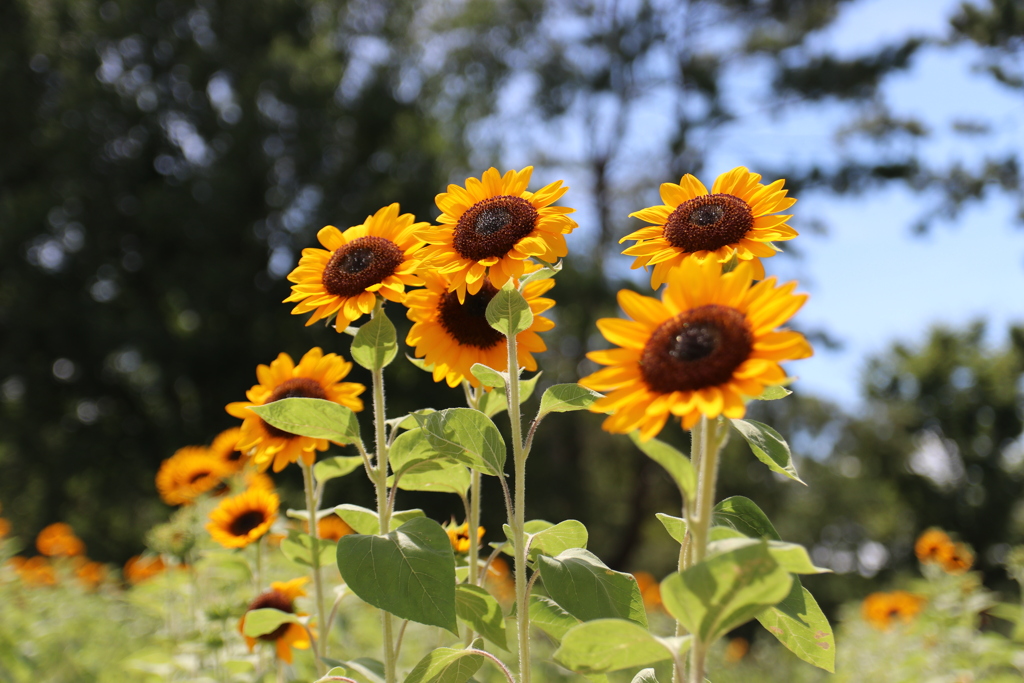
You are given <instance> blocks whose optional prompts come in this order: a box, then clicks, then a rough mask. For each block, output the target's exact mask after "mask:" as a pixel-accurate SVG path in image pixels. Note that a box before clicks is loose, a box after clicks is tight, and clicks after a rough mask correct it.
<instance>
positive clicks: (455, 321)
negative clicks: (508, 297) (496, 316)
mask: <svg viewBox="0 0 1024 683" xmlns="http://www.w3.org/2000/svg"><path fill="white" fill-rule="evenodd" d="M423 280H424V282H425V284H426V288H425V289H419V290H416V291H414V292H409V294H408V295H407V296H406V299H405V305H406V306H408V308H409V311H408V313H407V315H408V317H409V319H410V320H412V321H413V326H412V328H411V329H410V330H409V336H408V337H406V340H405V343H406V344H409V345H410V346H414V347H415V352H414V353H415V355H416V357H417V358H423V360H424V363H425V364H426V366H427V367H428V368H432V370H433V373H434V381H435V382H440V381H441V380H442V379H444V380H445V381H447V382H448V386H450V387H457V386H459V384H460V383H461V382H462V380H463V379H465V380H467V381H468V382H469V383H470V384H472V385H473V386H474V387H477V386H480V382H479V380H477V378H476V377H474V376H473V374H472V373H471V372H470V368H472V367H473V364H474V363H483V364H484V365H487V366H489V367H492V368H494V369H495V370H498V371H502V372H503V371H505V370H506V369H507V368H508V342H507V341H506V339H505V335H503V334H502V333H501V332H498V331H497V330H496V329H494V328H493V327H491V326H490V325H489V324H488V322H487V316H486V313H487V304H489V303H490V302H491V299H493V298H494V295H495V294H497V293H498V290H497V289H496V288H495V287H494V285H492V284H491V283H490V282H483V281H481V283H480V288H479V289H478V290H477V291H476V292H474V293H472V294H469V295H467V296H466V297H465V298H464V299H463V300H461V301H460V299H459V297H458V296H457V295H456V293H455V292H451V291H449V282H450V281H449V280H448V279H447V278H445V277H443V276H441V275H438V274H436V273H424V275H423ZM554 286H555V281H554V280H552V279H550V278H549V279H546V280H535V281H533V282H528V283H526V285H525V286H524V287H523V292H522V293H523V296H524V297H525V298H526V301H527V303H529V304H530V310H531V311H533V315H534V318H533V324H531V325H530V327H529V329H526V330H524V331H522V332H520V333H519V334H518V335H516V352H517V356H518V359H519V365H520V367H524V368H526V369H527V370H528V371H531V372H532V371H534V370H536V369H537V361H536V360H534V358H533V354H535V353H541V352H542V351H546V350H547V346H546V345H545V344H544V340H543V339H541V338H540V335H538V334H537V333H538V332H547V331H548V330H550V329H551V328H553V327H554V326H555V323H553V322H552V321H551V320H549V319H547V318H544V317H542V316H541V315H540V314H541V313H543V312H544V311H546V310H548V309H549V308H551V307H552V306H554V305H555V302H554V301H552V300H551V299H546V298H544V297H543V294H544V293H545V292H547V291H548V290H549V289H551V288H552V287H554Z"/></svg>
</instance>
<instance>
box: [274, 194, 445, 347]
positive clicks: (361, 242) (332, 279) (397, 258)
mask: <svg viewBox="0 0 1024 683" xmlns="http://www.w3.org/2000/svg"><path fill="white" fill-rule="evenodd" d="M398 210H399V209H398V204H391V205H390V206H386V207H384V208H383V209H381V210H380V211H378V212H377V213H375V214H373V215H372V216H367V218H366V222H365V223H363V224H362V225H356V226H354V227H351V228H349V229H348V230H346V231H345V232H342V231H340V230H338V229H337V228H336V227H334V226H333V225H328V226H327V227H326V228H323V229H322V230H321V231H320V232H319V233H317V239H319V240H320V244H322V245H323V246H324V247H326V249H303V250H302V258H301V259H300V260H299V265H298V267H297V268H295V270H293V271H292V272H291V273H290V274H289V275H288V280H290V281H291V282H294V283H295V284H294V285H292V293H291V295H290V296H289V297H288V298H287V299H285V303H288V302H299V303H298V305H297V306H296V307H295V308H294V309H292V313H294V314H296V315H300V314H302V313H308V312H310V311H313V315H311V316H310V317H309V320H307V321H306V325H312V324H313V323H315V322H316V321H317V320H322V319H324V318H330V317H331V316H337V318H336V320H335V323H334V325H335V328H336V329H337V330H338V332H344V331H345V328H346V327H348V326H349V325H350V324H352V321H354V320H356V319H357V318H359V317H360V316H362V315H363V314H364V313H369V312H371V311H372V310H373V307H374V305H375V304H376V302H377V294H380V295H381V296H383V297H384V298H385V299H388V300H390V301H396V302H399V303H401V302H402V299H403V298H404V297H405V286H406V285H412V286H418V285H420V284H422V283H421V282H420V280H419V278H418V277H416V275H415V272H416V271H417V270H418V269H419V267H420V258H419V256H417V255H416V252H417V251H418V250H419V249H420V247H422V246H423V241H422V240H421V239H420V238H419V237H417V236H416V235H417V233H418V232H419V231H420V230H422V229H423V228H425V227H427V226H428V225H429V223H414V222H413V221H415V220H416V219H415V217H414V216H413V215H412V214H411V213H404V214H402V215H399V214H398Z"/></svg>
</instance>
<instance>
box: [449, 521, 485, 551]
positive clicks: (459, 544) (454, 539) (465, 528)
mask: <svg viewBox="0 0 1024 683" xmlns="http://www.w3.org/2000/svg"><path fill="white" fill-rule="evenodd" d="M444 530H445V531H446V532H447V533H448V540H449V541H451V544H452V550H454V551H455V552H456V553H458V554H459V555H465V554H466V553H468V552H469V522H463V523H462V524H459V525H456V524H455V521H454V520H452V521H451V522H450V523H449V524H446V525H445V527H444ZM476 537H477V541H480V540H481V539H483V537H484V528H483V527H482V526H478V527H477V528H476Z"/></svg>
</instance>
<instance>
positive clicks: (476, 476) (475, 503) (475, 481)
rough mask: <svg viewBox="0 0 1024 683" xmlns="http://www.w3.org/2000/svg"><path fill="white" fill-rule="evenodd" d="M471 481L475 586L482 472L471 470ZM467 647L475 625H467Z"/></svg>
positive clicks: (471, 565) (471, 551)
mask: <svg viewBox="0 0 1024 683" xmlns="http://www.w3.org/2000/svg"><path fill="white" fill-rule="evenodd" d="M470 476H471V477H472V478H471V480H470V481H471V483H470V487H469V520H468V521H469V554H468V555H467V556H466V561H467V562H468V563H469V577H468V581H469V585H471V586H475V585H476V582H477V578H478V577H479V574H480V533H479V532H478V531H477V529H479V528H480V486H481V479H482V477H481V476H480V473H479V472H477V471H476V470H470ZM466 629H467V630H466V638H465V644H466V647H469V645H470V643H472V642H473V627H472V626H467V627H466Z"/></svg>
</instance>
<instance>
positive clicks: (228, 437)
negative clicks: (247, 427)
mask: <svg viewBox="0 0 1024 683" xmlns="http://www.w3.org/2000/svg"><path fill="white" fill-rule="evenodd" d="M241 435H242V429H241V428H240V427H232V428H231V429H225V430H224V431H223V432H221V433H220V434H218V435H217V437H216V438H215V439H214V440H213V443H212V444H210V455H212V456H213V457H215V458H217V459H218V460H220V461H221V462H223V463H224V464H225V465H227V466H228V468H229V469H230V470H231V472H239V471H241V469H242V468H243V467H245V463H246V462H248V460H249V458H247V457H246V456H245V454H244V453H242V451H240V450H238V439H239V437H240V436H241Z"/></svg>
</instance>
